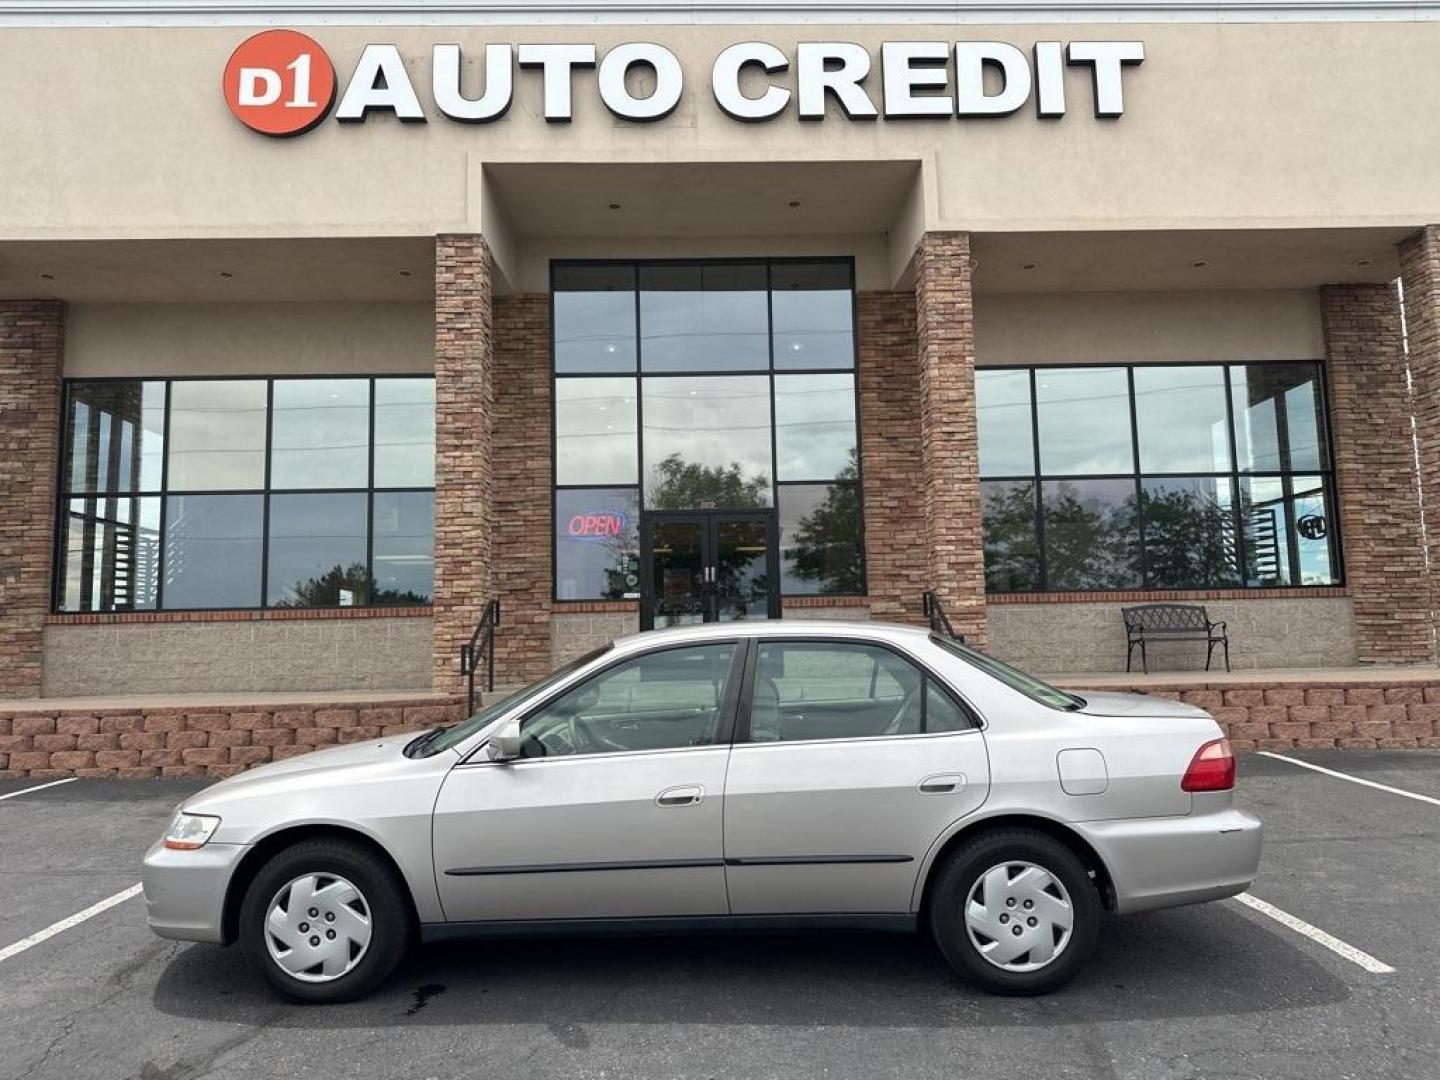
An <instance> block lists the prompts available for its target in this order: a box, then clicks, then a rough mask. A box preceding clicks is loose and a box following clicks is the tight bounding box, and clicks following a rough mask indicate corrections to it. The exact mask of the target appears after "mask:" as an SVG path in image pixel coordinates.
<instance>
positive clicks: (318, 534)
mask: <svg viewBox="0 0 1440 1080" xmlns="http://www.w3.org/2000/svg"><path fill="white" fill-rule="evenodd" d="M366 503H367V498H366V496H365V495H363V494H354V495H351V494H345V495H329V494H326V495H272V496H271V497H270V550H269V564H268V575H269V579H270V580H269V582H268V584H267V586H266V602H267V603H268V604H270V605H271V606H272V607H356V606H359V605H362V604H367V603H369V602H370V582H369V575H368V574H367V573H366V572H365V534H366V520H365V519H366V516H367V509H366Z"/></svg>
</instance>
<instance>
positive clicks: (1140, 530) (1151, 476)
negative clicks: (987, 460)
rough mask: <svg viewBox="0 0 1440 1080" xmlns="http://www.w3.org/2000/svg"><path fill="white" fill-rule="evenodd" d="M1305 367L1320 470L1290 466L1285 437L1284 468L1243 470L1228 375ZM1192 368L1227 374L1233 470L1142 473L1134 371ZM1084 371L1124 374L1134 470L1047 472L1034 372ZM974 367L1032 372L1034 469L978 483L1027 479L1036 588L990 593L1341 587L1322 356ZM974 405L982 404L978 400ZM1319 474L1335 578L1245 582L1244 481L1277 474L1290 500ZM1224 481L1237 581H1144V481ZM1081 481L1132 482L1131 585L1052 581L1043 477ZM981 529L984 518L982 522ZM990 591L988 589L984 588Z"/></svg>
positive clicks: (1291, 562)
mask: <svg viewBox="0 0 1440 1080" xmlns="http://www.w3.org/2000/svg"><path fill="white" fill-rule="evenodd" d="M1297 365H1307V366H1309V367H1311V368H1312V369H1313V370H1314V372H1315V389H1316V394H1317V397H1318V413H1319V421H1318V430H1319V435H1320V437H1321V438H1322V439H1323V440H1324V445H1325V454H1324V457H1323V460H1322V461H1321V462H1320V467H1319V468H1315V469H1296V468H1294V467H1293V466H1291V462H1290V460H1289V457H1290V448H1289V443H1288V439H1287V440H1286V441H1285V442H1284V450H1283V454H1282V460H1281V464H1282V466H1291V467H1290V468H1281V469H1256V470H1247V469H1242V468H1241V467H1240V458H1239V453H1238V446H1237V438H1236V434H1235V397H1234V382H1233V380H1232V378H1231V372H1232V370H1233V369H1235V368H1253V367H1271V366H1281V367H1287V366H1297ZM1194 367H1218V368H1220V369H1221V371H1222V372H1223V373H1224V397H1225V417H1226V422H1227V432H1226V435H1227V438H1228V450H1229V457H1230V467H1229V469H1228V470H1218V471H1210V472H1145V471H1143V470H1142V468H1141V459H1140V454H1141V449H1140V426H1139V418H1138V417H1139V413H1138V410H1139V405H1138V402H1137V400H1136V396H1135V371H1136V369H1139V368H1144V369H1149V370H1154V369H1157V368H1178V369H1181V370H1184V369H1187V368H1194ZM1085 368H1110V369H1116V368H1118V369H1122V370H1124V371H1125V373H1126V383H1127V386H1128V391H1129V403H1128V404H1129V418H1130V451H1131V460H1132V468H1131V470H1130V471H1129V472H1126V473H1104V474H1100V473H1075V474H1052V473H1045V472H1043V471H1042V464H1041V457H1040V410H1039V401H1038V399H1037V396H1036V378H1037V373H1038V372H1042V371H1052V370H1057V369H1059V370H1074V369H1085ZM977 370H984V371H1023V372H1027V373H1028V374H1029V392H1030V438H1031V454H1032V464H1033V468H1032V471H1031V472H1030V473H1029V474H1028V475H1025V474H1014V473H1006V474H998V473H997V474H995V475H993V476H992V475H987V474H985V473H984V472H981V474H980V477H979V482H980V483H981V484H982V485H983V484H986V483H990V482H994V483H1008V484H1016V483H1029V484H1031V485H1032V487H1033V493H1032V495H1033V499H1034V516H1033V518H1032V521H1033V523H1034V536H1035V544H1036V551H1037V564H1038V566H1037V578H1038V585H1037V587H1036V588H1034V589H1017V590H1003V591H1002V590H997V591H995V592H990V595H992V596H1034V595H1038V594H1045V593H1066V594H1080V595H1084V594H1097V595H1103V594H1106V593H1115V592H1124V593H1133V592H1144V593H1157V594H1170V593H1188V592H1196V591H1203V592H1210V591H1218V590H1233V591H1244V592H1247V593H1265V592H1275V591H1277V590H1287V591H1290V590H1296V589H1303V590H1319V589H1335V588H1342V587H1344V586H1345V584H1346V577H1345V545H1344V537H1343V536H1342V534H1341V521H1340V517H1341V515H1340V504H1339V493H1338V489H1337V486H1336V469H1335V436H1334V423H1333V418H1332V416H1331V401H1330V385H1329V372H1328V370H1327V367H1326V363H1325V361H1324V360H1323V359H1316V358H1310V359H1290V360H1274V359H1270V360H1206V361H1179V360H1164V361H1155V362H1153V363H1148V362H1138V361H1128V362H1115V363H1105V362H1095V363H1083V364H1080V363H1068V364H1067V363H1054V362H1051V363H1043V364H986V365H984V366H983V367H982V368H978V369H977ZM976 405H977V407H978V405H979V402H978V400H977V402H976ZM1277 414H1278V416H1279V417H1280V418H1279V419H1278V420H1277V425H1278V427H1277V430H1279V431H1281V432H1283V431H1284V430H1285V428H1286V425H1287V423H1288V422H1287V420H1286V419H1284V410H1283V409H1282V410H1277ZM1302 476H1306V477H1309V476H1317V477H1319V478H1320V481H1321V485H1322V489H1323V492H1324V496H1325V499H1326V503H1327V505H1328V506H1329V508H1330V515H1329V517H1330V520H1329V522H1328V526H1329V537H1330V540H1331V543H1330V552H1331V555H1332V563H1333V566H1332V575H1331V576H1332V577H1333V578H1334V580H1333V581H1330V582H1327V583H1324V584H1315V585H1307V584H1303V583H1300V582H1289V583H1277V584H1274V585H1250V584H1247V583H1246V582H1245V581H1244V577H1243V570H1244V567H1245V548H1246V539H1245V529H1244V519H1243V517H1242V511H1241V506H1242V500H1241V498H1240V496H1241V485H1242V483H1243V481H1244V480H1245V479H1246V478H1260V479H1274V480H1278V481H1279V482H1280V484H1281V488H1282V491H1283V494H1284V498H1285V499H1287V500H1293V499H1294V497H1295V496H1294V480H1295V478H1296V477H1302ZM1195 479H1204V480H1217V479H1220V480H1225V481H1227V482H1228V483H1229V485H1230V496H1231V509H1230V514H1231V517H1232V520H1233V521H1234V528H1235V536H1236V555H1237V563H1238V565H1239V569H1240V570H1241V571H1242V573H1241V577H1240V581H1239V582H1238V583H1237V584H1234V585H1152V584H1151V583H1150V581H1149V573H1150V568H1149V564H1148V561H1147V559H1146V551H1145V546H1146V545H1145V532H1146V529H1145V524H1144V485H1145V481H1146V480H1195ZM1084 480H1112V481H1113V480H1121V481H1130V482H1131V483H1132V485H1133V487H1134V490H1135V508H1136V530H1137V535H1136V546H1137V565H1138V569H1139V574H1140V584H1139V586H1136V587H1129V586H1114V587H1104V588H1054V587H1052V586H1051V585H1050V575H1049V566H1048V561H1049V559H1048V551H1047V548H1046V544H1045V511H1044V485H1045V484H1046V483H1047V482H1063V481H1084ZM982 530H983V520H982ZM1287 532H1288V537H1287V539H1288V543H1287V548H1286V552H1285V555H1286V567H1287V570H1294V569H1298V567H1299V556H1298V553H1297V547H1296V545H1297V540H1296V537H1295V535H1294V530H1293V529H1290V530H1287ZM987 592H989V590H987Z"/></svg>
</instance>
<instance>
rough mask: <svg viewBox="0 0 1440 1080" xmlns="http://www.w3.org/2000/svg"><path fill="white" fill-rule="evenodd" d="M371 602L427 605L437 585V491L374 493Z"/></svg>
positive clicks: (387, 604)
mask: <svg viewBox="0 0 1440 1080" xmlns="http://www.w3.org/2000/svg"><path fill="white" fill-rule="evenodd" d="M372 528H373V532H372V534H371V535H372V537H373V539H372V540H371V545H372V547H373V549H374V550H373V551H372V553H371V554H372V565H373V567H374V570H373V573H372V582H371V585H372V587H371V592H370V603H372V604H377V605H385V606H393V605H397V604H398V605H401V606H410V605H418V604H428V603H430V597H431V594H432V593H433V591H434V587H435V493H434V492H433V491H377V492H376V493H375V508H374V519H373V526H372Z"/></svg>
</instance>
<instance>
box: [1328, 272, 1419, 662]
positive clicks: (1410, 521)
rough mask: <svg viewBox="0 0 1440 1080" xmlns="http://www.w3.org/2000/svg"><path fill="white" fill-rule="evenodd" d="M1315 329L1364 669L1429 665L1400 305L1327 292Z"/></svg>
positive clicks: (1349, 289)
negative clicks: (1320, 336) (1324, 370)
mask: <svg viewBox="0 0 1440 1080" xmlns="http://www.w3.org/2000/svg"><path fill="white" fill-rule="evenodd" d="M1320 310H1321V321H1322V326H1323V330H1324V335H1325V357H1326V364H1327V367H1328V375H1329V384H1330V417H1331V425H1332V428H1333V431H1334V436H1335V446H1334V456H1335V483H1336V489H1337V490H1336V494H1337V497H1338V500H1339V512H1340V526H1341V528H1340V532H1341V536H1342V537H1343V542H1344V553H1345V578H1346V581H1347V583H1348V584H1349V586H1350V592H1351V596H1352V597H1353V606H1354V613H1355V650H1356V658H1357V659H1358V660H1360V661H1361V662H1362V663H1389V664H1395V663H1424V662H1428V661H1432V660H1434V659H1435V655H1434V638H1433V633H1432V625H1431V620H1432V610H1433V607H1434V600H1433V597H1432V596H1431V587H1430V582H1429V580H1428V575H1427V572H1426V566H1425V549H1424V542H1423V540H1422V530H1421V527H1420V509H1419V490H1418V487H1417V478H1416V475H1415V459H1414V454H1413V443H1412V440H1411V430H1410V413H1411V408H1412V405H1413V401H1412V398H1411V394H1410V388H1409V387H1408V385H1407V383H1406V375H1405V363H1406V361H1405V349H1404V341H1403V339H1402V336H1401V322H1400V303H1399V298H1398V296H1397V295H1396V292H1395V289H1394V288H1393V287H1391V286H1389V285H1329V286H1326V287H1325V288H1323V289H1321V290H1320Z"/></svg>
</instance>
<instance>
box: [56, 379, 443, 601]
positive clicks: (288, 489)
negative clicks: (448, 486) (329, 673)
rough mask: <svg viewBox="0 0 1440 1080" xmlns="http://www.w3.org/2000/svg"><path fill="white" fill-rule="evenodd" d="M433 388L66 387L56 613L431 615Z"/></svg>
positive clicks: (215, 382) (195, 382) (338, 384)
mask: <svg viewBox="0 0 1440 1080" xmlns="http://www.w3.org/2000/svg"><path fill="white" fill-rule="evenodd" d="M434 415H435V383H434V380H433V379H430V378H421V377H409V376H399V377H377V378H355V377H336V378H328V377H327V378H296V379H259V378H245V379H169V380H162V379H154V380H120V379H107V380H94V381H90V380H84V381H72V382H70V383H68V384H67V385H66V431H65V460H64V463H63V467H62V470H61V475H62V477H63V478H64V487H65V490H64V491H63V492H62V494H61V500H60V502H61V523H60V530H59V532H60V536H59V559H58V561H57V573H56V586H55V606H56V608H57V610H60V611H147V610H187V609H215V608H257V607H275V608H324V607H362V606H377V605H390V606H394V605H417V604H428V603H429V602H430V595H431V589H432V584H433V579H434V562H435V552H434V547H435V541H434V534H435V520H434V519H435V509H434V506H435V492H434V486H435V464H434V462H435V420H434Z"/></svg>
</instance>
